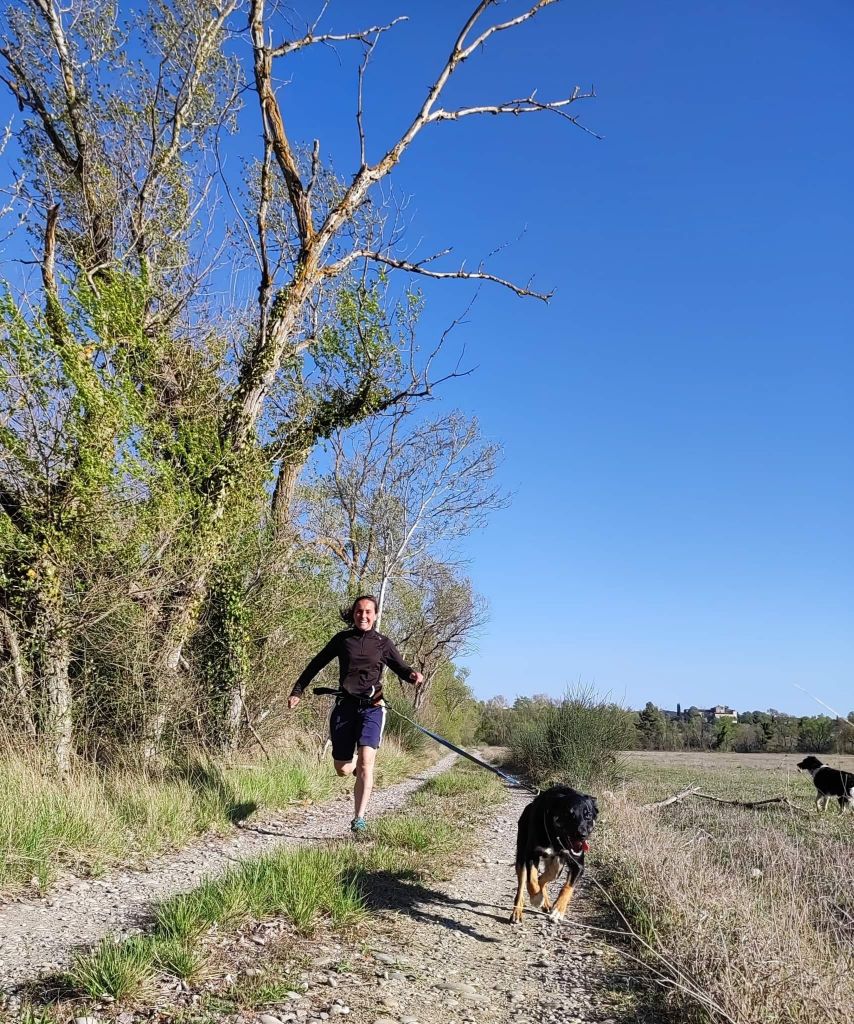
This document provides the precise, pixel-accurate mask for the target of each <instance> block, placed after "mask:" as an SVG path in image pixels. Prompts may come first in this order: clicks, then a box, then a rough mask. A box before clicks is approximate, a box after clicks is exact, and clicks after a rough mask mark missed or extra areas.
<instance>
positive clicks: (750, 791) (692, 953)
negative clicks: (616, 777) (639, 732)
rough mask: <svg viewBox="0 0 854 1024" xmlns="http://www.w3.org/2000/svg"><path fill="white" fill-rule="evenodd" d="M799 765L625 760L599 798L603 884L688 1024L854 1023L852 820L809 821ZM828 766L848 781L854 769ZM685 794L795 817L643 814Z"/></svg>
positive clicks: (636, 755)
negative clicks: (689, 1018)
mask: <svg viewBox="0 0 854 1024" xmlns="http://www.w3.org/2000/svg"><path fill="white" fill-rule="evenodd" d="M799 759H800V755H749V754H746V755H728V754H722V755H717V754H705V755H703V754H688V753H650V752H633V753H630V754H627V755H626V760H627V764H628V768H629V772H630V780H629V781H628V782H626V783H625V784H624V785H623V786H621V787H619V788H617V789H615V790H613V791H607V792H606V793H604V794H603V799H602V804H603V806H604V814H603V820H602V827H601V829H599V830H597V843H596V845H595V849H596V851H597V856H598V859H599V864H600V868H601V870H602V877H603V878H604V879H606V882H607V889H608V892H609V893H610V895H611V896H612V898H613V899H614V901H615V903H616V904H617V906H618V907H619V908H620V909H621V910H622V912H623V913H624V914H625V915H626V918H627V919H628V920H629V921H630V922H631V925H632V927H633V929H634V930H635V931H636V932H637V933H638V935H639V938H640V940H641V942H642V944H643V946H644V949H645V955H646V956H647V958H648V959H649V961H650V962H651V963H652V964H653V966H654V968H655V969H656V970H659V971H661V973H662V976H663V977H664V978H666V979H667V981H668V983H669V985H670V986H671V988H672V990H673V991H674V993H675V994H676V996H677V997H678V998H680V999H681V1000H682V1001H683V1002H684V1005H685V1007H686V1014H690V1013H691V1012H694V1015H695V1016H697V1017H698V1018H699V1019H713V1020H728V1021H737V1022H739V1024H741V1022H743V1024H814V1022H815V1021H819V1020H820V1021H822V1022H824V1024H843V1022H849V1021H851V1020H852V1019H854V814H850V813H849V814H847V815H840V814H839V813H838V811H837V810H836V809H835V808H834V809H833V810H832V811H828V812H826V813H824V814H821V815H820V814H818V813H817V812H816V810H815V807H814V797H815V790H814V787H813V785H812V782H811V780H810V778H809V777H808V776H805V775H803V774H802V773H799V772H797V770H796V769H795V764H796V762H797V761H798V760H799ZM828 760H829V761H831V763H833V764H834V765H837V764H838V765H839V767H846V768H848V767H850V768H852V769H854V758H830V757H828ZM846 762H847V763H846ZM689 786H699V787H700V788H701V791H702V792H704V793H707V794H709V795H712V796H717V797H719V798H722V799H728V800H761V799H765V798H769V797H774V796H785V797H786V798H787V799H788V800H789V801H790V802H791V804H792V805H794V807H792V806H787V805H783V804H777V805H773V804H772V805H769V806H768V807H765V808H758V809H750V808H744V807H735V806H728V805H726V804H719V803H713V802H710V801H706V800H702V799H698V798H697V797H689V798H687V799H685V800H683V801H681V802H679V803H675V804H671V805H670V806H668V807H664V808H660V809H656V810H652V809H649V808H646V807H644V806H643V805H644V804H648V803H651V802H654V801H657V800H661V799H663V798H665V797H667V796H670V795H673V794H675V793H676V792H678V791H680V790H682V789H685V788H687V787H689ZM692 1007H693V1011H692V1010H691V1009H690V1008H692Z"/></svg>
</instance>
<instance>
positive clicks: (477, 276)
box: [324, 249, 554, 302]
mask: <svg viewBox="0 0 854 1024" xmlns="http://www.w3.org/2000/svg"><path fill="white" fill-rule="evenodd" d="M447 252H448V250H445V251H444V252H442V253H436V254H434V255H433V256H428V257H427V258H426V259H424V260H419V261H412V260H404V259H398V258H397V257H396V256H390V255H389V254H388V253H384V252H378V251H372V250H368V249H356V250H354V251H353V252H350V253H348V254H347V256H346V257H344V259H342V260H340V261H339V262H338V263H332V264H329V265H328V266H326V267H325V268H324V273H325V274H327V275H329V276H335V275H337V274H339V273H341V271H342V270H344V269H345V267H346V266H348V265H349V264H351V263H353V262H354V261H356V260H360V259H365V260H371V261H373V262H374V263H381V264H383V265H384V266H387V267H393V268H394V269H395V270H404V271H406V272H407V273H410V274H421V275H422V276H423V277H431V278H433V279H435V280H437V281H444V280H462V281H491V282H493V283H494V284H500V285H501V286H502V287H504V288H507V289H509V290H510V291H511V292H514V293H515V294H516V295H519V296H524V297H527V298H534V299H540V300H541V301H542V302H548V301H549V299H551V297H552V296H553V295H554V292H553V291H550V292H538V291H535V290H534V289H533V288H531V287H530V281H529V282H528V284H527V285H519V284H516V283H515V282H514V281H510V280H508V279H507V278H504V277H498V276H497V275H496V274H490V273H488V272H487V271H485V270H483V269H481V268H478V269H477V270H466V269H465V268H464V267H460V268H459V269H458V270H433V269H432V268H430V267H428V266H427V264H428V263H430V262H432V261H433V260H435V259H438V257H439V256H444V255H445V254H446V253H447Z"/></svg>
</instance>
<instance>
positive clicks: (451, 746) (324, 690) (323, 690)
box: [312, 686, 540, 794]
mask: <svg viewBox="0 0 854 1024" xmlns="http://www.w3.org/2000/svg"><path fill="white" fill-rule="evenodd" d="M312 690H313V692H314V693H317V694H329V695H330V696H333V697H343V698H345V699H346V700H357V701H360V702H361V703H364V704H367V705H371V704H372V702H371V701H370V700H368V699H367V698H365V697H356V696H354V695H353V694H352V693H347V691H346V690H336V689H334V688H333V687H331V686H315V687H313V688H312ZM383 707H386V708H388V710H389V711H391V712H392V713H393V714H395V715H397V717H398V718H402V719H403V720H404V722H409V724H410V725H414V726H415V728H416V729H418V731H419V732H423V733H424V735H425V736H429V737H430V739H431V740H435V741H436V742H437V743H441V744H442V746H443V747H447V748H448V750H453V751H454V753H455V754H459V755H460V756H461V757H467V758H468V759H469V761H474V763H475V764H478V765H480V767H481V768H486V770H487V771H490V772H492V773H493V774H494V775H497V776H498V777H499V778H502V779H504V781H505V782H506V783H508V785H510V786H516V788H517V789H526V790H527V791H528V792H529V793H534V794H537V793H539V792H540V791H539V790H538V789H534V788H533V787H532V786H526V785H525V783H524V782H520V781H519V780H518V779H516V778H514V777H513V776H512V775H508V774H507V773H506V772H503V771H501V769H500V768H496V767H495V766H494V765H491V764H487V762H486V761H482V760H481V759H480V758H479V757H475V755H474V754H470V753H469V752H468V751H467V750H463V748H462V747H458V746H457V745H456V743H451V741H450V740H446V739H445V737H444V736H440V735H439V734H438V733H435V732H431V731H430V730H429V729H425V728H424V726H423V725H419V724H418V722H416V721H414V720H413V719H411V718H408V717H407V716H406V715H404V714H403V712H402V711H398V710H397V708H393V707H392V706H391V705H390V704H384V705H383Z"/></svg>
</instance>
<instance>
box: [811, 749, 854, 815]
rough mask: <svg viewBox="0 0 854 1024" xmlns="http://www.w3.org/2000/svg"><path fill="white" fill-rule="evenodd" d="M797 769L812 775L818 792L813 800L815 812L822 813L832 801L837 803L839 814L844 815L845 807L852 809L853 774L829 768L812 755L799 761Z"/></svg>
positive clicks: (853, 793) (853, 795)
mask: <svg viewBox="0 0 854 1024" xmlns="http://www.w3.org/2000/svg"><path fill="white" fill-rule="evenodd" d="M798 768H800V769H801V771H805V772H809V773H810V775H812V780H813V782H814V783H815V788H816V789H817V790H818V796H817V797H816V798H815V806H816V809H817V810H819V811H823V810H824V809H825V808H826V807H827V805H828V803H829V802H830V801H831V800H833V799H836V800H838V801H839V811H840V813H841V814H844V813H845V808H846V806H848V805H850V806H851V807H854V772H844V771H842V769H840V768H831V767H830V766H829V765H826V764H823V763H822V762H821V761H819V759H818V758H817V757H815V756H814V755H813V754H810V755H809V756H808V757H805V758H804V759H803V761H799V762H798Z"/></svg>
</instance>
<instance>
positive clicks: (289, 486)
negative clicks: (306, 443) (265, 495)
mask: <svg viewBox="0 0 854 1024" xmlns="http://www.w3.org/2000/svg"><path fill="white" fill-rule="evenodd" d="M308 456H309V451H299V452H296V453H294V454H293V455H292V456H290V457H289V458H286V459H283V460H282V464H281V466H280V467H279V475H278V476H277V477H276V486H275V489H274V490H273V526H274V529H275V531H276V537H277V538H286V537H287V536H288V534H289V533H290V532H291V527H292V525H293V520H292V518H291V511H292V508H293V503H294V495H295V494H296V489H297V484H298V483H299V478H300V474H301V473H302V471H303V468H304V467H305V463H306V459H307V458H308Z"/></svg>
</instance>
